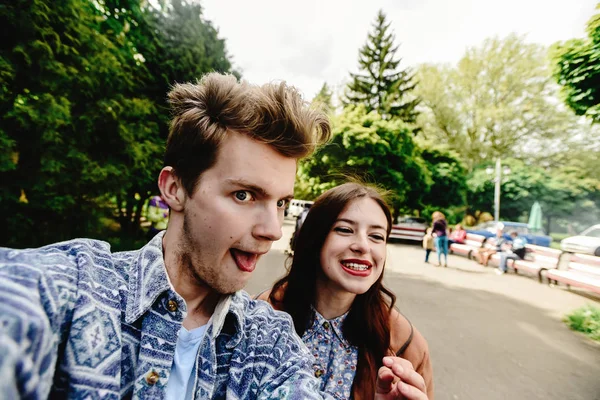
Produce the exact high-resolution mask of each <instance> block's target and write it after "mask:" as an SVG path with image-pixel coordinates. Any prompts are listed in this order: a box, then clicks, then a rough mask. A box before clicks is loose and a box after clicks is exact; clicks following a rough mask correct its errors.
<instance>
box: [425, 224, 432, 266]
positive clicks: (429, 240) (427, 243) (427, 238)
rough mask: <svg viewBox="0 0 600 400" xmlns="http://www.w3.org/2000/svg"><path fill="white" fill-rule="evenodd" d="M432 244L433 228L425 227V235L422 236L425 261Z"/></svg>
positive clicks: (427, 261) (427, 258) (427, 260)
mask: <svg viewBox="0 0 600 400" xmlns="http://www.w3.org/2000/svg"><path fill="white" fill-rule="evenodd" d="M433 246H434V238H433V229H432V228H431V227H429V228H427V230H426V231H425V236H423V248H424V249H425V262H426V263H429V255H430V254H431V251H432V250H433Z"/></svg>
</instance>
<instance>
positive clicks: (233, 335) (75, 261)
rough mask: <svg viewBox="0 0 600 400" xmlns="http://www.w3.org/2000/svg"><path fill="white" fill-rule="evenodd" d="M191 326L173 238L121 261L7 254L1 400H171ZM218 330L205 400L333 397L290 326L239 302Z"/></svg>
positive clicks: (101, 248) (206, 346)
mask: <svg viewBox="0 0 600 400" xmlns="http://www.w3.org/2000/svg"><path fill="white" fill-rule="evenodd" d="M185 316H186V304H185V301H184V300H183V298H182V297H181V296H179V295H178V294H177V293H176V292H175V291H174V289H173V287H172V286H171V284H170V283H169V280H168V278H167V274H166V269H165V265H164V262H163V254H162V234H159V235H157V236H156V237H155V238H154V239H153V240H152V241H150V243H148V244H147V245H146V246H144V247H143V248H142V249H140V250H136V251H128V252H120V253H111V251H110V246H109V245H108V244H107V243H104V242H100V241H95V240H86V239H77V240H72V241H68V242H62V243H56V244H52V245H49V246H45V247H42V248H39V249H27V250H13V249H0V377H2V379H1V380H0V397H2V398H3V399H18V398H23V399H46V398H48V397H50V398H57V399H58V398H59V399H66V398H69V399H121V398H127V399H131V398H134V399H137V398H141V399H162V398H164V394H165V387H166V384H167V381H168V379H169V373H170V370H171V365H172V363H173V356H174V351H175V345H176V341H177V332H178V331H179V329H180V328H181V326H182V321H183V319H184V318H185ZM211 321H212V322H211V323H210V324H209V326H208V327H207V331H206V334H205V335H204V339H203V340H202V344H201V345H200V350H199V352H198V356H197V359H196V369H195V370H196V376H195V388H196V391H195V395H196V398H198V399H200V398H202V399H206V398H213V399H225V398H227V399H253V398H257V399H320V398H323V397H325V396H326V395H324V394H320V393H319V392H318V386H319V381H318V379H316V378H315V377H314V373H313V371H312V369H311V365H312V357H311V356H310V354H309V353H308V351H307V349H306V347H305V346H304V345H303V344H302V341H301V340H300V338H299V337H298V336H297V335H296V334H295V332H294V329H293V323H292V320H291V318H290V317H289V316H288V315H287V314H285V313H282V312H277V311H274V310H273V309H272V308H271V307H270V306H269V305H267V303H265V302H262V301H253V300H252V299H250V297H249V296H248V295H247V294H246V293H245V292H238V293H236V294H234V295H231V296H224V297H223V298H222V299H221V300H220V302H219V303H218V305H217V307H216V309H215V312H214V314H213V316H212V319H211Z"/></svg>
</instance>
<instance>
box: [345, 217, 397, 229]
mask: <svg viewBox="0 0 600 400" xmlns="http://www.w3.org/2000/svg"><path fill="white" fill-rule="evenodd" d="M336 222H346V223H347V224H350V225H356V222H354V221H352V220H351V219H347V218H338V219H337V220H336ZM369 228H372V229H382V230H384V231H385V230H387V229H386V228H384V227H383V226H381V225H369Z"/></svg>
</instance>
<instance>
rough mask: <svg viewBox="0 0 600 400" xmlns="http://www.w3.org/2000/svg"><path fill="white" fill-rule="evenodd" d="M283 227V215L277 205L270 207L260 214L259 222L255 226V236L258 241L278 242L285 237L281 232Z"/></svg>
mask: <svg viewBox="0 0 600 400" xmlns="http://www.w3.org/2000/svg"><path fill="white" fill-rule="evenodd" d="M280 214H281V215H280ZM282 225H283V213H282V212H280V211H279V209H278V208H277V206H276V205H275V206H271V205H269V206H267V207H265V208H264V209H263V212H261V213H260V216H259V217H258V221H257V223H256V225H255V226H254V232H253V235H254V237H256V238H257V239H261V240H269V241H273V242H274V241H277V240H279V239H281V237H282V236H283V233H282V231H281V226H282Z"/></svg>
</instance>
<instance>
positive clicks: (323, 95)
mask: <svg viewBox="0 0 600 400" xmlns="http://www.w3.org/2000/svg"><path fill="white" fill-rule="evenodd" d="M332 96H333V95H332V93H331V89H330V88H329V85H327V82H325V83H323V86H321V90H319V93H317V94H316V96H315V97H314V99H313V100H312V104H314V105H316V106H318V107H320V108H322V109H323V111H325V112H326V113H328V114H329V113H330V112H332V111H334V107H333V103H332V102H331V97H332Z"/></svg>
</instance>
